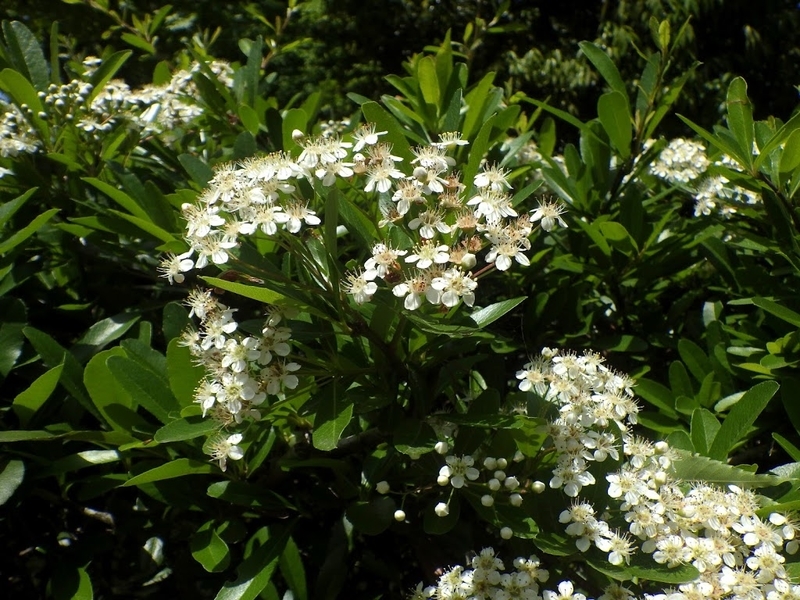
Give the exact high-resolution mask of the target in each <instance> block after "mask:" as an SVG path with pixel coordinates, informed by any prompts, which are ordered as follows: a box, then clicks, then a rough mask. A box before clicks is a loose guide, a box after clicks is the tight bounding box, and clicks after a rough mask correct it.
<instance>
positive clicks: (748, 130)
mask: <svg viewBox="0 0 800 600" xmlns="http://www.w3.org/2000/svg"><path fill="white" fill-rule="evenodd" d="M725 104H726V105H727V107H728V128H729V129H730V130H731V131H732V132H733V136H734V138H736V141H737V142H738V144H739V148H740V150H741V156H742V158H744V159H745V161H744V166H745V167H748V168H750V167H752V165H753V136H754V130H753V105H752V104H751V103H750V99H749V98H748V97H747V83H745V81H744V79H742V78H741V77H736V78H735V79H734V80H733V81H731V83H730V85H729V86H728V96H727V99H726V101H725Z"/></svg>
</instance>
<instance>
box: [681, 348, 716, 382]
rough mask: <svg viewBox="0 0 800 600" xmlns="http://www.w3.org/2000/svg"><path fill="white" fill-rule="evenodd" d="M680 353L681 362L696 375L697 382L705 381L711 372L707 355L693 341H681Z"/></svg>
mask: <svg viewBox="0 0 800 600" xmlns="http://www.w3.org/2000/svg"><path fill="white" fill-rule="evenodd" d="M678 353H679V354H680V356H681V360H682V361H683V362H684V364H685V365H686V366H687V367H688V369H689V372H690V373H691V374H692V375H694V377H695V379H697V381H703V379H705V377H706V375H707V374H708V373H709V372H710V371H711V362H710V361H709V360H708V357H707V356H706V353H705V352H703V349H702V348H700V346H698V345H697V344H695V343H694V342H693V341H691V340H687V339H685V338H684V339H681V340H680V341H679V342H678Z"/></svg>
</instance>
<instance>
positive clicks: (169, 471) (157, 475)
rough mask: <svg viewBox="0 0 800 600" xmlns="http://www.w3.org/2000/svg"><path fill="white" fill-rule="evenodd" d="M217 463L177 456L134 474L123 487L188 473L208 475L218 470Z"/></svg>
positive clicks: (182, 475)
mask: <svg viewBox="0 0 800 600" xmlns="http://www.w3.org/2000/svg"><path fill="white" fill-rule="evenodd" d="M218 471H219V469H218V468H217V466H216V465H214V464H212V463H208V462H201V461H199V460H192V459H189V458H176V459H175V460H173V461H170V462H168V463H165V464H163V465H161V466H158V467H155V468H153V469H150V470H148V471H145V472H144V473H140V474H139V475H134V476H133V477H131V478H130V479H128V481H126V482H125V483H123V484H122V486H123V487H131V486H134V485H143V484H145V483H153V482H154V481H164V480H165V479H175V478H176V477H184V476H186V475H207V474H208V473H214V472H218Z"/></svg>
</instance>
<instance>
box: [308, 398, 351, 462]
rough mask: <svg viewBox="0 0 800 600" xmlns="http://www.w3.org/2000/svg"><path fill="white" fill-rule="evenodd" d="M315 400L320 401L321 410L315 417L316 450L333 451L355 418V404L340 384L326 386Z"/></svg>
mask: <svg viewBox="0 0 800 600" xmlns="http://www.w3.org/2000/svg"><path fill="white" fill-rule="evenodd" d="M315 399H317V400H319V408H318V409H317V414H316V416H315V417H314V432H313V434H312V441H313V444H314V448H316V449H317V450H324V451H328V450H333V449H334V448H336V445H337V444H338V442H339V438H341V437H342V433H344V430H345V429H346V428H347V426H348V425H349V424H350V421H351V420H352V418H353V402H352V400H350V399H348V398H347V395H346V394H345V391H344V390H343V389H342V386H341V384H339V383H338V382H334V383H332V384H329V385H326V386H324V387H323V388H322V389H320V390H319V392H317V394H316V395H315Z"/></svg>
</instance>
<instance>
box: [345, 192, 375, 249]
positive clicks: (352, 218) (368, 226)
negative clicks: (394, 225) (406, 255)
mask: <svg viewBox="0 0 800 600" xmlns="http://www.w3.org/2000/svg"><path fill="white" fill-rule="evenodd" d="M337 199H338V205H339V218H340V219H341V220H342V223H344V225H345V226H346V227H347V231H348V232H350V233H351V234H352V235H353V236H354V237H355V238H356V239H357V240H358V244H359V245H360V246H361V247H362V248H364V249H370V250H371V249H372V246H373V244H374V243H375V242H376V241H377V240H378V239H379V236H378V231H377V229H376V228H375V224H374V223H373V222H372V221H371V220H370V218H369V217H368V216H367V215H366V214H365V213H364V211H363V210H361V209H360V208H359V207H358V206H356V204H355V203H353V202H352V201H350V199H349V198H348V197H347V196H345V195H343V194H339V195H337Z"/></svg>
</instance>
